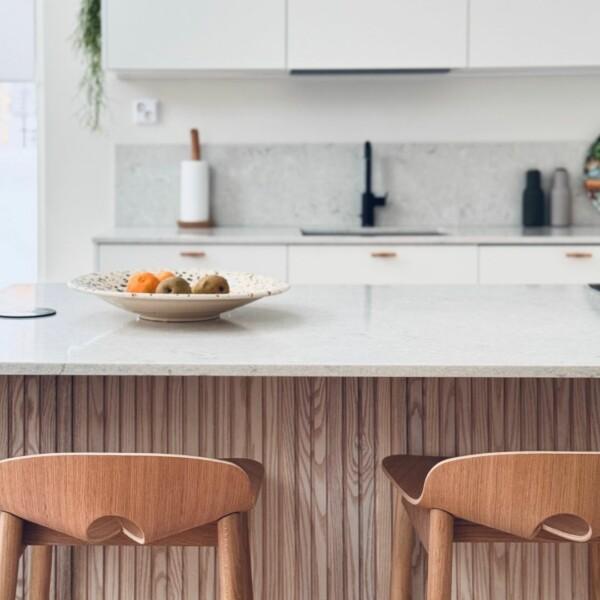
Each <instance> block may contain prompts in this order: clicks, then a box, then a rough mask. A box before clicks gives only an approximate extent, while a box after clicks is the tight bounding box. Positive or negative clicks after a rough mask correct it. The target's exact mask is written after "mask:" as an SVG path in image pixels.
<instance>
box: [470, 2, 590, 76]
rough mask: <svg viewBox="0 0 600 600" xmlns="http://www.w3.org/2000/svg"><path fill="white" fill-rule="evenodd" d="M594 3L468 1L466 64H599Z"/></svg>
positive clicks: (494, 65)
mask: <svg viewBox="0 0 600 600" xmlns="http://www.w3.org/2000/svg"><path fill="white" fill-rule="evenodd" d="M599 23H600V2H599V1H598V0H471V7H470V47H469V59H470V60H469V66H471V67H475V68H486V67H491V68H495V67H497V68H521V67H530V68H540V67H559V68H560V67H585V66H597V65H600V53H599V52H598V24H599Z"/></svg>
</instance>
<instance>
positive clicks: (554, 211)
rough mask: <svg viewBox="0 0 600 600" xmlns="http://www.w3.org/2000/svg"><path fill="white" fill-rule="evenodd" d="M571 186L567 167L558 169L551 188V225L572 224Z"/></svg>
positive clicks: (563, 225) (564, 225)
mask: <svg viewBox="0 0 600 600" xmlns="http://www.w3.org/2000/svg"><path fill="white" fill-rule="evenodd" d="M571 204H572V196H571V187H570V185H569V173H568V171H567V170H566V169H556V171H554V177H553V179H552V189H551V190H550V225H552V226H553V227H566V226H568V225H570V224H571Z"/></svg>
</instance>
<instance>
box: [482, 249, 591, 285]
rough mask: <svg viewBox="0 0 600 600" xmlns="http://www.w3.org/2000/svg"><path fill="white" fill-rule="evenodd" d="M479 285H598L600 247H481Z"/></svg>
mask: <svg viewBox="0 0 600 600" xmlns="http://www.w3.org/2000/svg"><path fill="white" fill-rule="evenodd" d="M479 282H480V283H506V284H510V283H514V284H519V283H521V284H528V283H532V284H536V283H547V284H552V283H555V284H568V283H572V284H577V283H594V282H600V246H482V247H480V249H479Z"/></svg>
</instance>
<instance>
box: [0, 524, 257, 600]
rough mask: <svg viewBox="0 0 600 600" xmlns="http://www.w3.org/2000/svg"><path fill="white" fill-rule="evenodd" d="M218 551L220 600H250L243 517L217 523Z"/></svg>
mask: <svg viewBox="0 0 600 600" xmlns="http://www.w3.org/2000/svg"><path fill="white" fill-rule="evenodd" d="M217 551H218V558H219V582H220V587H221V600H252V571H251V565H250V541H249V539H248V515H247V514H246V513H234V514H231V515H228V516H226V517H223V518H222V519H221V520H220V521H219V523H218V547H217ZM0 600H2V599H0Z"/></svg>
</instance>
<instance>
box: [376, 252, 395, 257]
mask: <svg viewBox="0 0 600 600" xmlns="http://www.w3.org/2000/svg"><path fill="white" fill-rule="evenodd" d="M371 256H372V257H373V258H396V256H398V254H397V253H396V252H371Z"/></svg>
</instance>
